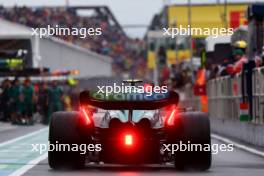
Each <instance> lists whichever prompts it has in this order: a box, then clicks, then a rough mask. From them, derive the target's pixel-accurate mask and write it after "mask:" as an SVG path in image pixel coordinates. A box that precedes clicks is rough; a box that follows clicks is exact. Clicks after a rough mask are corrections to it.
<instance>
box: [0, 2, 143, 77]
mask: <svg viewBox="0 0 264 176" xmlns="http://www.w3.org/2000/svg"><path fill="white" fill-rule="evenodd" d="M0 18H2V19H5V20H8V21H11V22H14V23H19V24H22V25H25V26H28V27H33V28H41V27H43V28H46V27H47V26H48V25H51V26H53V27H54V26H56V25H57V26H59V27H76V28H82V27H86V28H88V27H93V28H96V27H100V28H101V29H102V35H100V36H87V37H86V38H84V39H83V38H80V37H78V36H72V35H67V36H62V35H61V36H56V37H58V38H60V39H62V40H64V41H66V42H68V43H71V44H74V45H77V46H79V47H81V48H85V49H88V50H90V51H94V52H96V53H98V54H101V55H105V56H109V57H111V58H113V68H114V69H113V70H114V73H115V74H116V75H119V74H120V73H124V72H126V73H128V74H130V75H133V76H142V75H143V74H144V71H143V70H144V68H145V58H144V52H143V48H144V47H143V46H144V43H143V41H141V40H138V39H131V38H129V37H128V36H127V35H126V34H125V33H124V31H123V29H122V28H121V26H120V24H119V23H118V21H117V20H116V18H115V17H114V15H113V14H112V13H111V11H110V9H109V8H108V7H106V6H86V7H37V8H35V7H34V8H33V7H13V8H0ZM132 63H133V64H132Z"/></svg>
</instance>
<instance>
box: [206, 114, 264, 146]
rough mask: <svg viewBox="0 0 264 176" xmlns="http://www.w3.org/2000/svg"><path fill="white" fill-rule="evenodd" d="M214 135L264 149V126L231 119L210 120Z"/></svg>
mask: <svg viewBox="0 0 264 176" xmlns="http://www.w3.org/2000/svg"><path fill="white" fill-rule="evenodd" d="M210 122H211V130H212V132H214V133H218V134H220V135H224V136H227V137H231V138H235V139H238V140H241V141H243V142H246V143H249V144H253V145H256V146H259V147H264V126H263V125H258V124H253V123H248V122H240V121H237V120H230V119H219V118H210Z"/></svg>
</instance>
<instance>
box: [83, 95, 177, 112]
mask: <svg viewBox="0 0 264 176" xmlns="http://www.w3.org/2000/svg"><path fill="white" fill-rule="evenodd" d="M130 95H132V94H130ZM132 96H136V95H135V94H133V95H132ZM160 97H161V96H160ZM79 98H80V99H79V100H80V105H81V106H83V105H90V106H94V107H98V108H101V109H106V110H117V109H118V110H125V109H133V110H155V109H160V108H163V107H165V106H168V105H177V104H178V102H179V95H178V93H177V92H175V91H170V92H168V93H167V94H166V96H164V98H158V99H151V98H150V99H148V100H113V99H111V100H109V99H100V98H95V97H94V96H93V93H92V92H90V91H83V92H81V93H80V97H79Z"/></svg>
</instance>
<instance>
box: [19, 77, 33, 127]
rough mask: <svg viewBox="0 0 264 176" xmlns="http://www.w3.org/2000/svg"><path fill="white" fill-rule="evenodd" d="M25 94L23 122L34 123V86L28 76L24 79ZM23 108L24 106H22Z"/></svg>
mask: <svg viewBox="0 0 264 176" xmlns="http://www.w3.org/2000/svg"><path fill="white" fill-rule="evenodd" d="M22 94H23V98H22V100H23V103H22V104H21V106H23V110H24V111H23V113H22V114H23V119H22V122H23V123H25V124H32V123H33V108H34V103H33V96H34V88H33V86H32V84H31V81H30V79H29V78H26V79H25V81H24V86H23V89H22ZM20 108H22V107H20Z"/></svg>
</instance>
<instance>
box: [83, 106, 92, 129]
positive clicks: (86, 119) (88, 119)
mask: <svg viewBox="0 0 264 176" xmlns="http://www.w3.org/2000/svg"><path fill="white" fill-rule="evenodd" d="M81 111H82V113H83V115H84V117H85V122H86V124H87V125H88V124H91V123H92V122H91V119H90V116H89V115H88V113H87V112H86V110H85V109H84V108H81Z"/></svg>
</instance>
